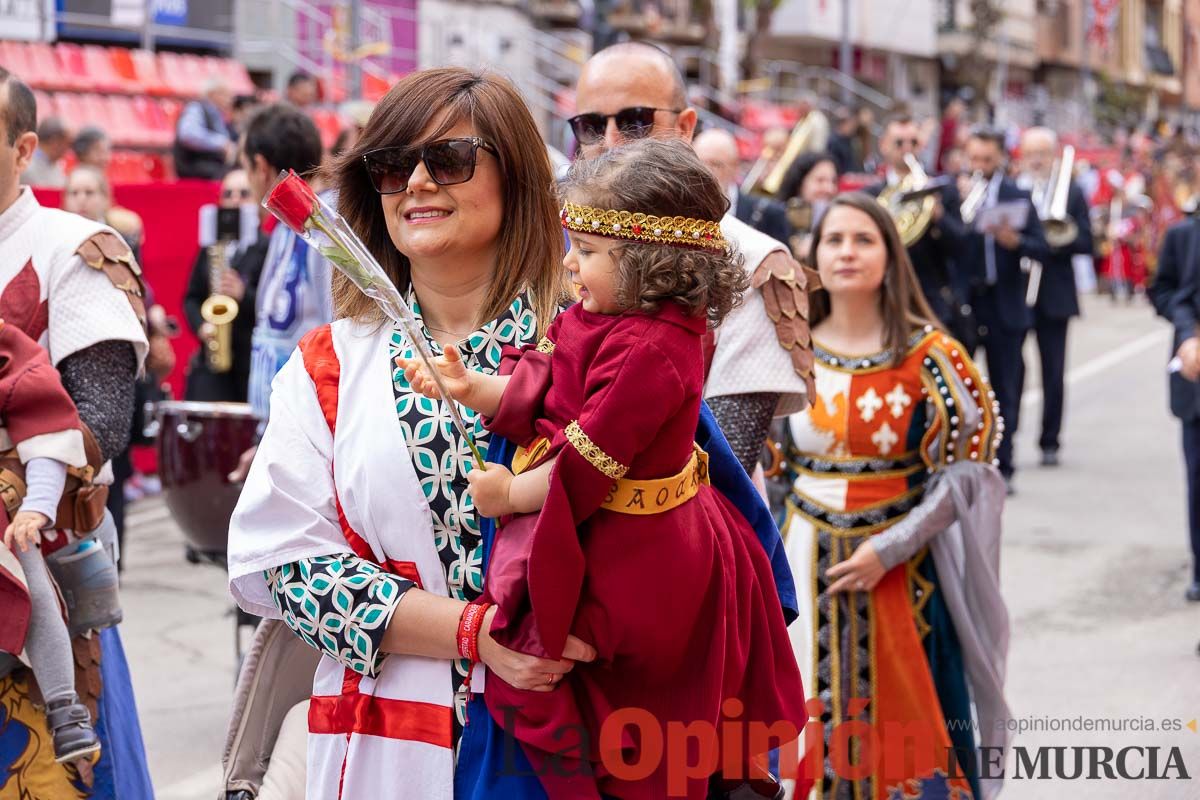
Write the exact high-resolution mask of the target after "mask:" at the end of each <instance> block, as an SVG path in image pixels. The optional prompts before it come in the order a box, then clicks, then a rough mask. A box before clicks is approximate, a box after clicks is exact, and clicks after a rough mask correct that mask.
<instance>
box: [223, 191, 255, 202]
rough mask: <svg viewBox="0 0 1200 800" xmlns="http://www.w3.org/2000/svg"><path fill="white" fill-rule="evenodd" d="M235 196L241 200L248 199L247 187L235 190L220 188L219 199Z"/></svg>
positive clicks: (249, 195) (228, 198)
mask: <svg viewBox="0 0 1200 800" xmlns="http://www.w3.org/2000/svg"><path fill="white" fill-rule="evenodd" d="M235 197H238V198H241V199H242V200H249V199H250V197H251V194H250V190H249V189H237V190H236V191H235V190H233V189H222V190H221V199H222V200H232V199H233V198H235Z"/></svg>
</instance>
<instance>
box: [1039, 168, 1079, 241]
mask: <svg viewBox="0 0 1200 800" xmlns="http://www.w3.org/2000/svg"><path fill="white" fill-rule="evenodd" d="M1074 166H1075V148H1074V147H1072V146H1071V145H1067V146H1066V147H1064V148H1063V151H1062V157H1061V158H1059V159H1058V161H1055V162H1054V166H1053V167H1051V169H1050V180H1049V181H1048V182H1047V183H1046V188H1045V190H1044V191H1043V193H1042V196H1041V198H1040V199H1041V203H1039V204H1038V216H1039V217H1040V218H1041V220H1042V227H1043V228H1044V229H1045V231H1046V242H1047V243H1048V244H1049V245H1050V246H1051V247H1066V246H1067V245H1069V244H1070V243H1071V242H1073V241H1075V239H1076V238H1078V237H1079V226H1078V225H1076V224H1075V220H1073V219H1071V215H1070V214H1069V213H1067V200H1068V198H1069V196H1070V192H1071V170H1072V169H1073V168H1074Z"/></svg>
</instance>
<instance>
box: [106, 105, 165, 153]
mask: <svg viewBox="0 0 1200 800" xmlns="http://www.w3.org/2000/svg"><path fill="white" fill-rule="evenodd" d="M105 102H106V103H107V104H108V116H109V119H111V120H112V125H113V127H112V130H111V134H112V138H113V142H114V143H115V142H120V143H122V144H128V145H130V146H131V147H147V146H151V145H153V144H154V142H153V141H151V138H152V137H151V136H150V131H149V129H148V128H147V127H146V125H145V122H144V121H143V120H142V118H141V115H140V114H139V113H138V110H137V108H136V107H135V106H134V104H133V99H132V98H130V97H127V96H125V95H122V94H114V95H110V96H109V97H107V98H105Z"/></svg>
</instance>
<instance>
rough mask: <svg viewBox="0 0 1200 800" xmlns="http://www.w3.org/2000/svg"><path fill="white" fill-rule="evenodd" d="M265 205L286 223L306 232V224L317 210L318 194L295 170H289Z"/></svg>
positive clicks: (296, 229) (294, 228) (297, 231)
mask: <svg viewBox="0 0 1200 800" xmlns="http://www.w3.org/2000/svg"><path fill="white" fill-rule="evenodd" d="M265 205H266V207H267V210H268V211H270V212H271V213H272V214H274V215H275V216H277V217H279V219H281V220H283V224H284V225H287V226H288V227H289V228H291V229H292V230H294V231H295V232H296V233H304V224H305V223H306V222H308V220H309V218H311V217H312V215H313V213H314V212H315V211H316V210H317V195H316V194H315V193H314V192H313V190H312V187H311V186H309V185H308V184H307V183H305V182H304V179H303V178H301V177H300V176H299V175H297V174H296V173H295V171H294V170H288V174H287V177H285V178H284V179H283V180H281V181H280V182H279V183H277V184H276V185H275V188H274V189H272V190H271V194H270V196H269V197H268V198H267V202H266V203H265Z"/></svg>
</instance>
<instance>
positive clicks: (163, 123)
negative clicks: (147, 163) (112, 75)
mask: <svg viewBox="0 0 1200 800" xmlns="http://www.w3.org/2000/svg"><path fill="white" fill-rule="evenodd" d="M130 105H131V106H132V112H133V117H134V119H136V120H138V122H139V124H140V125H141V127H142V135H143V141H144V144H145V145H146V146H147V147H168V146H170V144H171V142H172V141H174V139H175V132H174V130H172V129H171V125H170V123H169V122H168V121H167V115H166V112H164V111H163V108H162V105H161V104H160V102H159V101H158V100H155V99H154V98H151V97H146V96H145V95H138V96H136V97H133V98H130Z"/></svg>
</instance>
